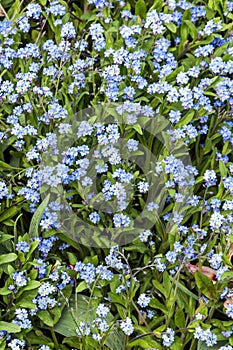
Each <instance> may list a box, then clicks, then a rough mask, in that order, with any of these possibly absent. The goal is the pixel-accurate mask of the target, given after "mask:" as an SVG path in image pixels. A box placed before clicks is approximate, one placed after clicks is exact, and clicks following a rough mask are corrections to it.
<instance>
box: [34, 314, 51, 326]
mask: <svg viewBox="0 0 233 350" xmlns="http://www.w3.org/2000/svg"><path fill="white" fill-rule="evenodd" d="M36 315H37V316H38V317H39V319H40V320H41V321H43V322H44V324H46V325H47V326H49V327H53V326H54V322H53V319H52V316H51V315H50V313H49V312H48V311H47V310H39V311H38V312H37V314H36Z"/></svg>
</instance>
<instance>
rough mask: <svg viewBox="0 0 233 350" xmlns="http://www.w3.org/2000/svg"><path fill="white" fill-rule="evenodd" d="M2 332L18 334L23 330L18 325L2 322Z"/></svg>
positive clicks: (0, 322)
mask: <svg viewBox="0 0 233 350" xmlns="http://www.w3.org/2000/svg"><path fill="white" fill-rule="evenodd" d="M0 331H7V332H9V333H18V332H20V331H21V328H20V327H19V326H18V325H17V324H13V323H9V322H4V321H0Z"/></svg>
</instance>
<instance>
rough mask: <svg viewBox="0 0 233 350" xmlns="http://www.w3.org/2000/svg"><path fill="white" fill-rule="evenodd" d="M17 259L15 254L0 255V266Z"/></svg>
mask: <svg viewBox="0 0 233 350" xmlns="http://www.w3.org/2000/svg"><path fill="white" fill-rule="evenodd" d="M17 257H18V256H17V255H16V254H15V253H9V254H2V255H0V265H2V264H8V263H10V262H12V261H15V260H16V259H17Z"/></svg>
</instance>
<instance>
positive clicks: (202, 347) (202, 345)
mask: <svg viewBox="0 0 233 350" xmlns="http://www.w3.org/2000/svg"><path fill="white" fill-rule="evenodd" d="M227 345H228V342H225V341H224V342H222V341H220V342H218V343H217V344H216V345H214V346H211V348H210V347H209V346H207V345H206V344H205V343H204V342H202V341H198V345H197V350H209V349H211V350H219V348H220V347H221V346H227Z"/></svg>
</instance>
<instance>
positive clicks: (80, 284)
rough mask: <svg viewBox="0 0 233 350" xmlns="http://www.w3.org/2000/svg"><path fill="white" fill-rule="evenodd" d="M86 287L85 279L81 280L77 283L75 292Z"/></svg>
mask: <svg viewBox="0 0 233 350" xmlns="http://www.w3.org/2000/svg"><path fill="white" fill-rule="evenodd" d="M85 289H87V282H86V281H82V282H80V283H79V285H78V286H77V288H76V293H80V292H82V291H83V290H85Z"/></svg>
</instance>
